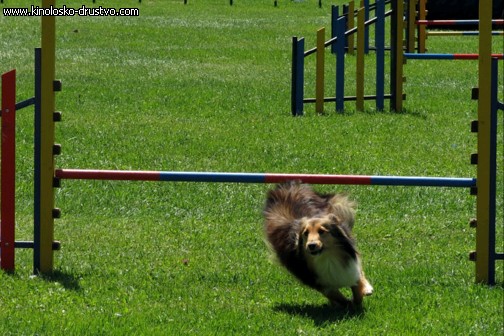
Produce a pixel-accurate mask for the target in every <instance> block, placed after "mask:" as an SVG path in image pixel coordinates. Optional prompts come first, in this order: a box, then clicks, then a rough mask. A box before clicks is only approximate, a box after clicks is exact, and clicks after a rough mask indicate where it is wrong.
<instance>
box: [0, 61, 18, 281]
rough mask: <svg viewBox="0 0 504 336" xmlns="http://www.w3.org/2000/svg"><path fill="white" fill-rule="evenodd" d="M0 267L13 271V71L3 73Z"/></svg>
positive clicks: (14, 90) (14, 145) (14, 91)
mask: <svg viewBox="0 0 504 336" xmlns="http://www.w3.org/2000/svg"><path fill="white" fill-rule="evenodd" d="M1 127H2V131H1V133H2V140H1V148H2V154H1V170H2V172H1V176H0V185H1V188H0V193H1V203H2V204H1V210H0V211H1V215H0V221H1V222H0V268H1V269H3V270H6V271H13V270H14V239H15V237H14V236H15V233H14V232H15V229H14V225H15V224H14V223H15V206H16V204H15V197H14V196H15V191H16V185H15V176H16V70H11V71H9V72H7V73H5V74H3V75H2V122H1Z"/></svg>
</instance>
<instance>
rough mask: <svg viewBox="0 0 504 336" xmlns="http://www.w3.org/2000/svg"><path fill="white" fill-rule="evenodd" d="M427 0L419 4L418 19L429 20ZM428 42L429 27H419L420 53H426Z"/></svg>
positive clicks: (421, 0) (422, 0)
mask: <svg viewBox="0 0 504 336" xmlns="http://www.w3.org/2000/svg"><path fill="white" fill-rule="evenodd" d="M425 3H426V0H420V2H419V4H418V19H419V20H425V19H426V18H427V15H426V14H427V12H426V11H427V8H426V5H425ZM426 40H427V27H426V26H425V25H418V52H419V53H424V52H425V51H426V48H425V44H426Z"/></svg>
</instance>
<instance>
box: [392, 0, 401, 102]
mask: <svg viewBox="0 0 504 336" xmlns="http://www.w3.org/2000/svg"><path fill="white" fill-rule="evenodd" d="M392 1H395V2H396V12H395V13H393V15H395V16H396V20H397V31H396V32H395V33H396V40H395V41H396V44H395V50H396V52H395V54H396V55H395V67H396V71H395V78H392V80H394V81H395V83H396V86H395V92H394V97H395V104H394V105H395V107H394V110H395V111H396V112H401V111H402V106H403V82H404V77H403V70H404V69H403V65H404V54H403V43H404V18H403V15H404V3H403V0H392Z"/></svg>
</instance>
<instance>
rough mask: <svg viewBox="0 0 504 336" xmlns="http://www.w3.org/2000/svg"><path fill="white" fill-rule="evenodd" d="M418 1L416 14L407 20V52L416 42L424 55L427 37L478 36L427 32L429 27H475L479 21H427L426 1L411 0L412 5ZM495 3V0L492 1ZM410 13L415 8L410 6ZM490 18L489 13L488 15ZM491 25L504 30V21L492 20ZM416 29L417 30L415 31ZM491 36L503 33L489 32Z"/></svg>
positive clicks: (419, 50)
mask: <svg viewBox="0 0 504 336" xmlns="http://www.w3.org/2000/svg"><path fill="white" fill-rule="evenodd" d="M417 1H418V12H417V13H416V14H417V15H416V20H415V19H414V18H415V16H414V15H413V16H412V17H411V19H410V20H408V31H410V32H411V35H409V36H408V43H407V45H408V46H409V47H408V49H407V51H408V52H413V50H414V45H415V40H416V41H417V51H418V52H419V53H425V52H426V51H427V46H426V44H427V38H428V37H429V36H478V35H479V31H459V30H451V31H432V30H427V28H428V27H429V26H443V27H456V28H460V27H463V26H477V25H478V24H479V20H427V19H426V17H427V9H426V2H427V0H413V2H411V0H410V3H414V2H417ZM494 1H496V0H494ZM411 7H412V13H413V11H414V8H415V6H414V5H412V6H411ZM490 17H492V16H491V13H490ZM491 25H493V26H499V27H503V28H504V20H502V19H494V20H491ZM415 28H417V29H415ZM415 30H416V31H417V38H415V36H414V32H415ZM490 34H491V35H493V36H502V35H504V31H502V30H500V31H491V32H490Z"/></svg>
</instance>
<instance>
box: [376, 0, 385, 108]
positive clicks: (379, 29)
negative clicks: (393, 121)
mask: <svg viewBox="0 0 504 336" xmlns="http://www.w3.org/2000/svg"><path fill="white" fill-rule="evenodd" d="M375 13H376V17H377V21H376V26H375V46H376V109H377V110H378V111H382V110H383V108H384V100H385V0H376V10H375Z"/></svg>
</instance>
